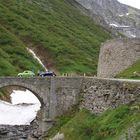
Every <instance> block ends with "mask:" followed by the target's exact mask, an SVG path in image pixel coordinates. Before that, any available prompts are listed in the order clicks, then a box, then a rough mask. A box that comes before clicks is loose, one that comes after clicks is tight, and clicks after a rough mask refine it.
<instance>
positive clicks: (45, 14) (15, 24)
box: [0, 0, 111, 75]
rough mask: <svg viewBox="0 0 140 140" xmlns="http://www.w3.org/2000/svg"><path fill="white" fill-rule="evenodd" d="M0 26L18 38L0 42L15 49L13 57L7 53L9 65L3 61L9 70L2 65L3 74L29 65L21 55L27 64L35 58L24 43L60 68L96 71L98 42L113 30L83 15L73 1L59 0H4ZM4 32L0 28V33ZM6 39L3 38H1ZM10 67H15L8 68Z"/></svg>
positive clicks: (62, 69) (74, 70)
mask: <svg viewBox="0 0 140 140" xmlns="http://www.w3.org/2000/svg"><path fill="white" fill-rule="evenodd" d="M0 26H1V27H2V28H3V30H6V32H5V31H4V33H6V35H8V36H9V37H11V36H14V38H12V39H11V40H12V41H13V40H14V39H16V42H17V43H16V44H11V43H10V42H7V45H6V46H5V45H3V43H1V42H0V49H3V50H4V52H5V51H6V49H8V50H9V51H7V55H12V54H13V53H14V52H15V56H14V57H11V58H10V60H9V59H8V57H5V61H7V63H8V62H9V63H10V64H9V67H10V68H9V67H7V65H5V64H1V65H3V67H6V68H4V69H5V70H7V71H8V72H4V71H3V68H2V67H0V69H1V71H3V72H2V73H1V75H2V74H4V75H10V74H11V73H16V71H19V70H21V69H24V68H27V65H26V63H24V62H25V61H20V60H22V58H26V62H27V64H29V63H33V62H34V60H32V59H31V58H30V57H29V55H28V54H27V51H26V49H25V47H30V48H32V49H33V50H34V51H35V52H36V53H37V54H38V55H39V56H40V57H41V58H42V59H43V60H44V63H45V64H46V66H48V67H49V68H52V67H53V68H54V69H56V70H57V71H59V72H89V73H95V72H96V68H97V60H98V54H99V46H100V44H101V42H104V41H105V40H107V39H109V38H110V37H111V35H110V33H108V32H106V31H105V30H104V29H103V28H102V27H100V26H98V25H95V24H94V23H93V20H90V19H89V18H88V17H86V16H84V15H82V14H81V13H80V12H79V11H78V10H77V9H76V8H75V7H74V6H72V5H71V4H70V3H68V2H67V1H60V0H47V1H46V0H20V1H19V0H12V1H5V0H1V2H0ZM4 33H3V32H1V33H0V34H1V36H3V34H4ZM17 38H18V41H17ZM4 39H5V37H3V38H1V40H2V41H3V40H4ZM19 42H20V43H19ZM18 48H20V49H21V50H18ZM4 52H2V54H4ZM21 52H22V53H23V54H20V53H21ZM26 55H28V56H26ZM4 56H6V55H4ZM28 57H29V58H28ZM0 59H2V56H0ZM27 60H28V61H27ZM10 61H12V62H13V63H11V62H10ZM32 61H33V62H32ZM14 64H15V65H14ZM20 65H23V66H20ZM32 65H33V64H32ZM35 66H36V64H34V65H33V67H35ZM14 67H15V69H14ZM37 67H38V65H37ZM37 67H36V68H37ZM10 69H13V71H11V72H9V71H10Z"/></svg>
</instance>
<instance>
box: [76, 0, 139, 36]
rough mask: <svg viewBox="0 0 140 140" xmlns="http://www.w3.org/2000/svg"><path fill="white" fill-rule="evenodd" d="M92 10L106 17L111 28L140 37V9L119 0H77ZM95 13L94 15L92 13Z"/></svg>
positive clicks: (105, 19) (105, 20)
mask: <svg viewBox="0 0 140 140" xmlns="http://www.w3.org/2000/svg"><path fill="white" fill-rule="evenodd" d="M76 1H77V2H78V3H79V4H81V5H82V6H83V7H85V8H86V9H87V10H89V12H90V16H93V18H94V15H97V16H99V17H101V18H102V19H104V22H105V23H106V24H108V25H109V27H110V29H111V28H113V29H117V30H118V31H119V32H122V33H123V34H125V35H127V36H128V37H132V38H133V37H140V10H138V9H135V8H132V7H130V6H127V5H124V4H121V3H120V2H118V1H117V0H86V1H85V0H76ZM92 14H94V15H92Z"/></svg>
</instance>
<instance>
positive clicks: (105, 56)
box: [97, 39, 140, 78]
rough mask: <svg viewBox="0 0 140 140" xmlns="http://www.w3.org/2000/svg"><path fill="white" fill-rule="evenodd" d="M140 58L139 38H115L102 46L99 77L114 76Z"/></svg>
mask: <svg viewBox="0 0 140 140" xmlns="http://www.w3.org/2000/svg"><path fill="white" fill-rule="evenodd" d="M138 59H140V40H139V39H113V40H109V41H107V42H106V43H104V44H103V45H102V46H101V49H100V55H99V62H98V73H97V76H98V77H102V78H112V77H114V76H116V75H117V74H118V73H120V72H121V71H123V70H125V69H127V68H128V67H130V66H131V65H132V64H134V62H136V61H137V60H138Z"/></svg>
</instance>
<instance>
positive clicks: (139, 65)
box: [116, 60, 140, 79]
mask: <svg viewBox="0 0 140 140" xmlns="http://www.w3.org/2000/svg"><path fill="white" fill-rule="evenodd" d="M134 72H136V73H137V74H134ZM116 77H117V78H129V79H140V60H138V61H137V62H136V63H134V64H133V65H132V66H131V67H129V68H128V69H126V70H124V71H122V72H121V73H120V74H118V75H117V76H116Z"/></svg>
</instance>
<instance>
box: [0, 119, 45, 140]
mask: <svg viewBox="0 0 140 140" xmlns="http://www.w3.org/2000/svg"><path fill="white" fill-rule="evenodd" d="M38 128H39V127H38V124H37V123H36V121H33V122H32V124H31V125H21V126H18V125H14V126H11V125H0V140H29V139H31V140H39V137H40V136H41V135H42V134H41V132H40V131H39V130H38Z"/></svg>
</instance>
